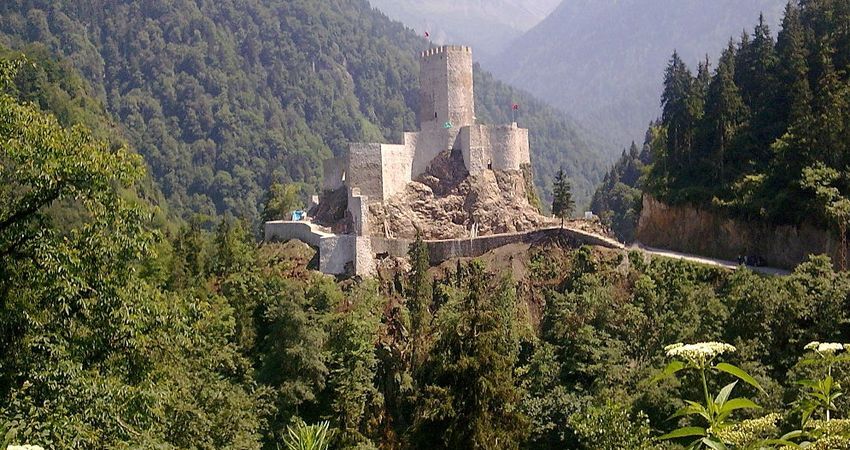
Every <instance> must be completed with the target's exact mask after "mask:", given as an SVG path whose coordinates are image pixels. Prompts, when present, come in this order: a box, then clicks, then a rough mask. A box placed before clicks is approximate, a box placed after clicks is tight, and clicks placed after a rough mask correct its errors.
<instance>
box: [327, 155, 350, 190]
mask: <svg viewBox="0 0 850 450" xmlns="http://www.w3.org/2000/svg"><path fill="white" fill-rule="evenodd" d="M347 164H348V162H347V160H346V158H342V157H338V158H331V159H326V160H324V161H323V162H322V172H323V175H322V190H324V191H335V190H337V189H339V188H341V187H342V186H343V183H344V180H343V178H344V176H345V169H346V165H347Z"/></svg>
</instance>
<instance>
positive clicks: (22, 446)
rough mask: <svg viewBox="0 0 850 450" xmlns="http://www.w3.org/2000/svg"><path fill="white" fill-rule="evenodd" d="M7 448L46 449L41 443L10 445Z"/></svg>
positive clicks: (16, 449) (13, 449) (9, 449)
mask: <svg viewBox="0 0 850 450" xmlns="http://www.w3.org/2000/svg"><path fill="white" fill-rule="evenodd" d="M6 450H44V447H42V446H40V445H10V446H8V447H6Z"/></svg>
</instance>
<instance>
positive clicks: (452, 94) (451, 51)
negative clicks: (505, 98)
mask: <svg viewBox="0 0 850 450" xmlns="http://www.w3.org/2000/svg"><path fill="white" fill-rule="evenodd" d="M419 65H420V66H419V67H420V68H419V86H420V108H419V123H421V124H423V128H424V127H425V126H424V124H425V123H427V122H436V124H437V125H439V126H443V125H444V124H445V123H451V124H452V128H454V129H456V130H459V129H460V128H462V127H465V126H469V125H472V124H474V123H475V95H474V92H473V87H472V49H471V48H469V47H462V46H453V45H450V46H444V47H436V48H431V49H428V50H426V51H424V52H422V54H421V55H420V59H419Z"/></svg>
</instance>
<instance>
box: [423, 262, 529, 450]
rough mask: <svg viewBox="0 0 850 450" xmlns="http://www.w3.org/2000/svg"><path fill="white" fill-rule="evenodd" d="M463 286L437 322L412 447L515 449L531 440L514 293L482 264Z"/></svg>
mask: <svg viewBox="0 0 850 450" xmlns="http://www.w3.org/2000/svg"><path fill="white" fill-rule="evenodd" d="M464 272H465V276H464V277H463V279H462V284H461V286H459V287H456V288H455V287H446V292H445V294H446V296H447V297H448V302H447V304H446V305H445V306H443V308H442V309H441V310H440V313H439V315H438V317H437V318H436V320H435V323H436V327H438V330H439V332H438V333H437V336H438V339H437V341H436V342H435V343H434V349H433V351H432V352H431V359H430V361H429V365H428V367H427V368H426V370H424V371H423V373H422V375H421V377H422V378H421V381H420V383H421V385H423V386H424V389H423V398H422V401H421V403H420V405H419V411H417V414H416V424H415V431H414V439H413V440H412V442H413V443H414V447H415V448H422V449H441V448H447V449H448V448H451V449H455V448H463V449H470V450H483V449H493V450H496V449H518V448H519V446H520V444H521V443H522V441H523V440H524V438H525V437H526V436H527V434H528V428H529V423H528V419H527V418H526V417H525V416H524V415H523V414H522V413H520V411H519V402H520V398H521V395H520V394H521V391H520V389H519V387H518V384H519V383H518V381H517V380H516V377H515V372H514V370H515V366H516V364H517V362H518V356H519V345H520V342H519V331H518V325H517V299H516V294H515V293H516V290H515V288H514V287H513V286H512V283H511V282H510V280H508V279H502V280H496V279H492V277H490V276H488V275H487V274H486V273H485V271H484V266H483V265H482V264H481V263H480V262H473V263H471V264H470V265H468V266H466V267H465V268H464Z"/></svg>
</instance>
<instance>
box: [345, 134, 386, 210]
mask: <svg viewBox="0 0 850 450" xmlns="http://www.w3.org/2000/svg"><path fill="white" fill-rule="evenodd" d="M346 165H347V167H348V170H347V171H346V173H345V185H346V186H348V187H349V188H352V187H356V188H360V194H361V195H364V196H366V197H369V198H370V199H372V200H375V201H380V200H382V199H383V198H384V185H383V159H382V157H381V144H362V143H357V144H351V145H350V146H349V148H348V158H347V161H346Z"/></svg>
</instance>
